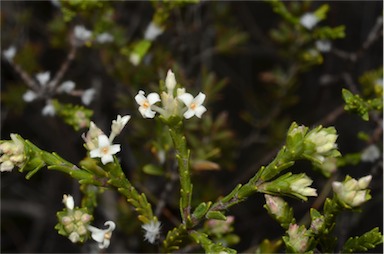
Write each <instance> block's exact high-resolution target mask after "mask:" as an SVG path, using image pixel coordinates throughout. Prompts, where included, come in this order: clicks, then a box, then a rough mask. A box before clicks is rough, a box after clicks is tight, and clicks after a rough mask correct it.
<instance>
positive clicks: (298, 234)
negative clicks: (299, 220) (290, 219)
mask: <svg viewBox="0 0 384 254" xmlns="http://www.w3.org/2000/svg"><path fill="white" fill-rule="evenodd" d="M287 234H288V236H283V240H284V242H285V245H286V246H287V248H288V252H293V253H304V252H305V251H307V250H308V248H309V247H310V245H311V242H312V238H311V237H310V235H311V232H310V231H309V230H307V229H306V228H305V226H304V225H301V226H299V225H297V224H290V225H289V228H288V230H287Z"/></svg>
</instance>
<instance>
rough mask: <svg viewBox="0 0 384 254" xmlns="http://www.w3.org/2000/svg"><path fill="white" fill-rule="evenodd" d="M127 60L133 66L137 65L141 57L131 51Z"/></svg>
mask: <svg viewBox="0 0 384 254" xmlns="http://www.w3.org/2000/svg"><path fill="white" fill-rule="evenodd" d="M129 61H130V62H131V64H133V65H134V66H137V65H139V63H140V61H141V57H140V55H139V54H137V53H131V54H130V55H129Z"/></svg>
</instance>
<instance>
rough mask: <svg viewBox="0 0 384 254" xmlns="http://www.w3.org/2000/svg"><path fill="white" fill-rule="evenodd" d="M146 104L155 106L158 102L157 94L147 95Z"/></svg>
mask: <svg viewBox="0 0 384 254" xmlns="http://www.w3.org/2000/svg"><path fill="white" fill-rule="evenodd" d="M147 99H148V102H149V104H151V105H152V104H155V103H156V102H158V101H160V96H159V95H158V94H157V93H150V94H148V97H147Z"/></svg>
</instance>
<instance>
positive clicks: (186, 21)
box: [1, 1, 383, 253]
mask: <svg viewBox="0 0 384 254" xmlns="http://www.w3.org/2000/svg"><path fill="white" fill-rule="evenodd" d="M324 4H328V6H329V11H328V13H327V15H326V18H325V19H323V20H321V21H320V22H319V23H318V24H317V26H316V27H317V28H318V30H315V29H317V28H314V29H313V30H311V29H305V28H303V27H301V26H300V25H299V24H298V22H297V20H298V19H299V18H300V17H301V16H302V15H303V14H304V13H307V12H313V11H315V10H317V9H318V8H319V7H320V6H321V5H324ZM284 5H285V6H286V8H287V10H288V11H289V12H290V13H291V15H292V16H293V17H295V18H296V19H295V20H296V21H292V20H291V22H289V19H287V18H284V17H283V15H279V14H278V13H276V6H274V5H273V4H271V3H268V2H262V1H222V2H217V1H182V2H177V1H165V2H157V1H140V2H139V1H116V2H115V1H111V2H107V1H65V2H60V1H2V2H1V24H2V26H1V34H2V36H1V49H2V51H3V52H4V50H6V49H7V48H9V47H11V46H14V47H15V48H16V49H17V52H16V55H15V57H14V59H13V61H11V62H10V61H7V59H6V58H5V57H2V60H1V139H9V135H10V133H18V134H20V135H21V136H22V137H23V138H25V139H28V140H30V141H32V142H33V143H34V144H36V145H37V146H38V147H40V148H41V149H43V150H46V151H52V152H53V151H54V152H57V153H58V154H60V155H61V156H62V157H63V158H65V159H66V160H68V161H71V162H73V163H75V164H76V163H78V162H79V161H80V160H81V159H83V158H84V157H85V156H86V150H85V149H84V147H83V140H82V139H81V135H82V133H84V132H86V131H87V129H86V128H80V127H79V128H74V127H73V126H71V125H70V124H66V123H65V122H66V120H67V119H66V117H65V116H62V115H60V114H56V115H54V116H50V115H46V114H42V110H43V108H44V107H46V105H47V104H49V103H50V102H51V99H55V100H57V102H58V103H59V105H61V106H63V105H67V104H74V105H82V106H85V107H87V108H89V109H91V110H92V111H93V115H92V118H91V120H92V121H93V122H95V123H96V124H97V125H98V126H99V127H100V128H101V129H102V130H103V131H105V132H106V133H109V131H110V124H111V121H112V120H113V119H116V115H117V114H120V115H125V114H130V115H131V116H132V119H131V120H130V122H129V123H128V125H127V126H126V128H125V130H124V131H123V133H122V134H121V135H120V136H119V137H117V138H116V142H117V143H119V144H121V145H122V152H121V153H120V154H119V155H120V157H121V158H120V159H121V163H122V165H123V168H124V171H125V173H126V175H127V176H128V178H129V179H130V180H131V182H132V183H133V184H134V185H135V186H136V187H137V188H138V189H139V190H140V191H142V192H144V193H146V194H147V195H148V197H149V200H150V201H151V202H152V203H153V204H154V205H153V207H156V206H157V205H158V204H159V202H160V201H164V202H165V206H164V208H163V209H162V210H161V211H160V212H159V213H160V214H159V219H160V220H161V221H162V222H163V221H164V225H163V229H162V231H163V232H166V231H167V230H168V229H171V228H173V226H174V223H175V222H177V221H178V220H180V218H179V214H178V195H179V193H178V188H179V187H178V181H177V178H175V177H174V174H172V172H171V173H169V172H165V171H164V161H163V157H164V154H165V156H168V155H169V154H170V153H171V151H170V150H169V137H167V136H166V134H164V131H163V129H162V127H161V125H160V124H159V123H157V122H156V121H151V120H148V119H143V118H142V117H141V115H140V114H139V112H138V110H137V105H136V103H135V101H134V96H135V95H136V94H137V92H138V91H139V90H144V91H146V93H149V92H152V91H156V92H158V91H159V88H158V84H159V80H164V78H165V75H166V72H167V71H168V69H172V70H173V71H174V72H175V75H176V79H177V81H178V83H179V84H182V85H183V86H184V87H186V88H187V89H188V91H190V92H191V93H192V94H193V95H197V94H198V93H199V92H204V93H205V94H206V95H207V99H206V102H205V106H206V108H207V109H208V111H207V112H206V113H205V114H204V115H203V117H202V119H197V118H196V119H191V120H188V121H185V128H186V132H187V135H188V136H187V137H188V143H189V145H190V147H191V150H192V155H191V156H192V166H193V178H192V181H193V183H194V193H193V195H194V196H193V199H194V201H193V202H194V205H197V204H199V203H200V202H201V201H208V200H215V199H216V198H217V197H219V196H220V195H225V194H226V193H228V192H229V191H231V190H232V189H233V188H234V187H235V186H236V185H237V184H238V183H245V182H247V181H248V179H249V178H250V177H252V176H253V175H254V174H255V172H256V171H257V170H258V169H259V168H260V166H262V165H266V164H268V163H269V162H270V161H271V160H272V159H273V158H274V156H275V154H276V152H277V151H278V149H279V148H280V147H281V146H282V144H283V142H284V139H285V135H286V131H287V130H288V128H289V126H290V124H291V123H292V122H293V121H296V122H297V123H299V124H304V125H306V126H311V127H313V126H315V125H318V124H322V125H324V126H335V128H336V129H337V131H338V134H339V138H338V145H339V149H340V151H341V153H342V154H343V155H347V154H355V153H360V152H361V151H363V150H364V149H365V148H366V147H368V146H369V145H371V144H375V145H377V146H378V147H379V149H380V151H381V153H382V147H383V145H382V114H381V113H374V114H373V115H371V118H370V120H369V121H363V120H362V119H361V118H360V117H359V116H357V115H355V114H351V113H348V112H345V111H344V110H343V107H344V101H343V99H342V96H341V90H342V88H347V89H349V90H351V91H352V92H354V93H361V94H363V95H364V96H366V97H367V98H369V96H372V94H371V93H369V92H366V91H367V89H368V88H367V86H368V85H366V84H367V83H369V82H371V83H372V80H373V79H374V80H373V81H377V80H378V82H380V78H381V86H382V82H383V79H382V65H383V40H382V17H381V15H382V13H383V3H382V1H349V2H345V1H338V2H334V1H321V2H318V1H316V2H309V1H305V2H304V1H297V2H293V1H292V2H291V1H287V2H284ZM274 10H275V11H274ZM295 22H296V23H295ZM150 24H157V26H158V27H161V29H160V30H159V32H158V34H156V33H155V34H156V36H154V35H153V34H152V35H153V36H151V35H148V33H149V32H148V29H149V28H148V27H149V25H150ZM79 25H81V26H84V27H85V28H86V29H88V30H90V31H92V33H93V37H92V38H93V39H92V41H88V42H86V43H84V45H80V46H79V45H77V46H76V52H75V54H74V57H73V59H72V58H70V57H69V55H70V52H72V51H71V50H73V48H74V46H73V31H74V28H75V27H76V26H79ZM338 26H344V30H343V32H340V31H341V30H342V29H341V30H340V29H338V30H337V29H334V30H332V29H333V28H334V27H338ZM320 28H321V29H322V30H321V29H320ZM327 29H328V30H327ZM315 31H317V32H318V34H317V35H316V32H315ZM102 34H104V40H103V39H101V38H103V37H102V36H101V35H102ZM106 34H108V35H109V37H108V36H107V35H106ZM106 38H107V39H106ZM319 38H320V39H324V40H325V41H327V43H329V45H330V48H329V49H324V48H321V47H319V46H318V45H317V41H318V40H319ZM68 59H70V60H68ZM65 64H67V66H66V69H65V71H64V72H63V75H62V77H60V83H61V82H64V81H68V80H71V81H73V82H74V83H75V84H76V91H78V93H73V94H67V93H53V92H52V93H49V94H45V95H44V96H42V97H40V98H37V99H35V100H33V101H31V102H26V101H25V99H24V100H23V96H24V95H25V93H26V91H27V90H28V89H31V87H29V86H28V84H27V82H26V80H25V78H24V79H23V78H22V76H21V75H20V73H21V72H20V70H18V69H17V67H15V66H16V65H17V66H19V67H20V68H21V69H22V72H23V73H26V74H28V75H29V76H30V77H32V78H33V77H34V76H35V75H36V74H37V73H39V72H45V71H49V72H50V74H51V77H54V76H55V74H57V73H58V72H60V70H63V65H65ZM89 89H91V91H94V94H93V96H91V98H92V101H91V102H90V103H85V104H84V101H83V100H82V99H84V91H87V90H89ZM59 107H60V106H59ZM72 125H73V124H72ZM167 147H168V148H167ZM294 170H295V172H296V170H297V172H305V173H306V174H308V175H309V176H310V177H311V178H312V179H314V186H315V187H316V188H318V189H322V188H323V187H324V186H326V183H327V181H328V179H327V178H326V177H324V176H322V175H321V174H320V173H317V172H313V171H312V170H311V166H310V164H309V163H304V162H303V163H297V164H296V165H295V167H294ZM382 173H383V171H382V157H380V158H379V159H377V160H375V161H372V162H359V161H358V162H357V163H353V162H351V161H347V162H346V163H345V166H340V167H339V168H338V171H337V173H335V174H334V175H333V176H332V177H333V178H332V179H337V180H342V179H344V177H345V175H346V174H349V175H351V176H352V177H355V178H358V177H362V176H365V175H368V174H372V175H373V180H372V182H371V185H370V187H371V189H372V192H371V193H372V197H373V198H372V200H370V201H369V202H367V204H365V205H364V206H363V209H362V211H361V212H360V213H344V214H342V215H341V216H340V217H339V219H338V224H337V228H336V230H335V233H336V234H337V236H338V239H339V240H338V241H339V243H340V244H339V247H341V246H342V244H343V243H344V242H345V241H346V240H347V239H348V238H349V237H350V236H355V235H361V234H363V233H365V232H367V231H369V230H370V229H372V228H373V227H379V228H380V231H381V232H382V230H383V227H382V225H383V210H382V207H383V199H382V198H383V195H382V194H383V174H382ZM167 183H170V185H169V187H170V189H169V190H167V191H168V192H167V193H166V194H167V195H166V198H164V195H161V194H162V193H164V191H165V190H164V186H165V185H166V184H167ZM65 193H68V194H71V195H73V196H74V198H75V200H77V205H79V204H80V199H81V192H80V190H79V185H78V183H77V182H76V181H75V180H72V179H71V178H69V177H67V176H66V175H64V174H62V173H59V172H55V171H48V170H47V169H42V170H41V171H40V172H38V173H37V174H36V175H34V176H33V177H32V178H31V179H30V180H26V179H25V175H24V174H21V173H18V172H17V171H16V170H14V171H13V172H11V173H9V172H5V173H2V174H1V251H2V252H4V253H5V252H30V253H32V252H36V253H37V252H39V253H46V252H51V253H54V252H61V253H63V252H89V251H90V250H91V247H90V246H89V245H88V244H85V245H74V244H72V243H71V242H70V241H69V240H68V239H66V238H65V237H63V236H60V235H58V233H57V232H56V230H55V229H54V226H55V224H56V223H57V219H56V212H57V211H59V210H61V209H62V208H63V204H62V202H61V200H62V196H63V194H65ZM286 201H287V202H289V204H290V205H292V206H293V207H294V210H295V217H296V218H297V221H300V218H302V217H303V216H305V214H306V213H307V212H308V211H309V208H310V207H314V206H318V208H321V207H322V205H321V200H316V199H315V198H313V199H309V201H308V202H302V201H299V200H293V199H290V198H286ZM319 202H320V203H319ZM264 203H265V200H264V197H263V195H261V194H256V195H254V196H252V197H251V198H249V199H248V200H247V201H246V202H243V203H241V204H239V205H237V206H234V207H233V208H231V209H230V210H229V211H227V214H228V215H233V216H234V218H235V222H234V225H233V228H234V231H233V232H232V233H234V234H236V235H237V236H238V237H239V238H240V241H238V242H237V241H235V242H236V243H234V245H233V246H232V247H233V248H235V249H236V250H238V251H239V252H254V250H255V248H256V247H257V246H258V244H260V243H261V242H262V240H263V239H265V238H268V239H271V240H273V239H276V238H277V237H279V236H281V235H282V234H283V233H284V231H283V229H282V228H281V227H280V226H279V225H278V224H277V223H276V222H275V221H274V220H273V219H271V218H270V217H269V215H268V214H267V212H266V210H265V209H264V208H263V205H264ZM319 204H320V205H319ZM94 217H95V222H96V224H97V225H99V226H101V225H102V224H103V223H104V221H106V220H114V221H116V222H117V225H118V228H117V230H116V231H115V232H114V235H113V238H112V243H111V246H110V247H109V249H108V252H157V250H158V249H157V248H158V247H157V246H151V245H149V244H147V243H143V240H142V234H137V232H141V229H140V224H139V223H138V222H137V220H136V215H135V213H134V212H133V211H132V210H131V208H130V207H129V205H128V204H127V203H126V200H125V199H124V198H122V197H121V196H119V195H118V194H117V193H115V192H112V191H108V190H107V191H105V192H104V193H103V194H102V195H100V200H99V206H98V208H97V209H96V211H95V214H94ZM188 250H189V251H192V252H199V251H201V250H199V249H193V246H192V247H191V249H188V248H186V249H185V250H182V251H188ZM371 252H382V246H379V247H378V248H376V249H374V250H372V251H371Z"/></svg>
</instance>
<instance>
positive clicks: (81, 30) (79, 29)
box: [74, 26, 92, 42]
mask: <svg viewBox="0 0 384 254" xmlns="http://www.w3.org/2000/svg"><path fill="white" fill-rule="evenodd" d="M74 34H75V37H76V39H78V40H79V41H83V42H85V41H88V40H89V39H91V37H92V32H91V31H89V30H87V29H86V28H85V27H84V26H75V28H74Z"/></svg>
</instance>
